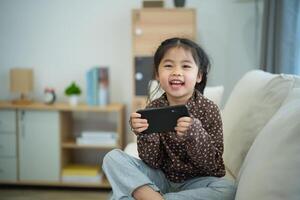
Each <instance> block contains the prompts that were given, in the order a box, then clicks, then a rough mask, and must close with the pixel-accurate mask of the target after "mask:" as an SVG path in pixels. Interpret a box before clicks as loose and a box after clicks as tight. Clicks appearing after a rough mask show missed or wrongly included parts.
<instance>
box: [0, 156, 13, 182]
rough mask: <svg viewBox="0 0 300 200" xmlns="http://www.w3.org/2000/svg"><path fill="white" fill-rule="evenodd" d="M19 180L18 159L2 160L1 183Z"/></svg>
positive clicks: (0, 161)
mask: <svg viewBox="0 0 300 200" xmlns="http://www.w3.org/2000/svg"><path fill="white" fill-rule="evenodd" d="M16 180H17V161H16V158H0V181H16Z"/></svg>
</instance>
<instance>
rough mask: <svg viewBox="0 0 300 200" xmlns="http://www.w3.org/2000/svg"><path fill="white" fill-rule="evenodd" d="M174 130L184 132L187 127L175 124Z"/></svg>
mask: <svg viewBox="0 0 300 200" xmlns="http://www.w3.org/2000/svg"><path fill="white" fill-rule="evenodd" d="M175 131H176V132H181V133H185V132H186V131H187V128H186V127H179V126H176V127H175Z"/></svg>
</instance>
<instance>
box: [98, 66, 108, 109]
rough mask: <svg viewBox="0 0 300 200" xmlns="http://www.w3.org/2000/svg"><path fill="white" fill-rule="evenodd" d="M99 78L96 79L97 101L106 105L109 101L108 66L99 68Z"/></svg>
mask: <svg viewBox="0 0 300 200" xmlns="http://www.w3.org/2000/svg"><path fill="white" fill-rule="evenodd" d="M98 75H99V79H98V87H99V88H98V103H99V105H101V106H102V105H107V104H108V103H109V89H108V86H109V78H108V68H107V67H100V68H99V74H98Z"/></svg>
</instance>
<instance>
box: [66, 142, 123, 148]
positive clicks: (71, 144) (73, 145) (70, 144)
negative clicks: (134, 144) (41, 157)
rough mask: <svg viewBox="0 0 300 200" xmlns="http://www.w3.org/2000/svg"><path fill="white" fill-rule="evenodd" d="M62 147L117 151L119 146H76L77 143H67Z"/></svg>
mask: <svg viewBox="0 0 300 200" xmlns="http://www.w3.org/2000/svg"><path fill="white" fill-rule="evenodd" d="M62 147H63V148H64V149H107V150H110V149H115V148H117V146H111V145H107V146H106V145H101V146H100V145H79V144H76V142H75V141H71V140H70V141H67V142H63V143H62Z"/></svg>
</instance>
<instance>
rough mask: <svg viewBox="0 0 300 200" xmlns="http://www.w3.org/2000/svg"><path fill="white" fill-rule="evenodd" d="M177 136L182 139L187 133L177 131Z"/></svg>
mask: <svg viewBox="0 0 300 200" xmlns="http://www.w3.org/2000/svg"><path fill="white" fill-rule="evenodd" d="M176 134H177V135H178V136H179V137H182V136H184V135H185V134H186V133H185V132H181V131H176Z"/></svg>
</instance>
